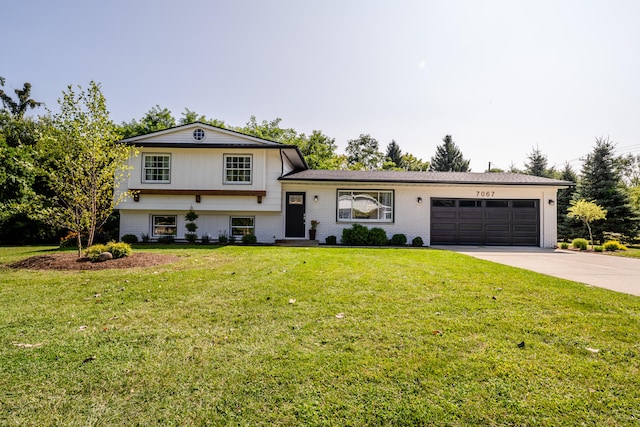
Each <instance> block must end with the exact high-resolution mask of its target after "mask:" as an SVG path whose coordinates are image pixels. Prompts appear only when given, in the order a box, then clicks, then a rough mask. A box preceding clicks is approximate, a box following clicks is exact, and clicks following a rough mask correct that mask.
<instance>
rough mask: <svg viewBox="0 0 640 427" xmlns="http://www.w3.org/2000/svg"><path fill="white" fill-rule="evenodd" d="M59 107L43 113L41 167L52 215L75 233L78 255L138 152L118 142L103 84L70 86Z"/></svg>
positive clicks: (106, 212)
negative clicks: (50, 195) (50, 192)
mask: <svg viewBox="0 0 640 427" xmlns="http://www.w3.org/2000/svg"><path fill="white" fill-rule="evenodd" d="M58 104H59V107H60V112H59V113H57V114H51V113H49V115H48V116H46V117H44V118H43V121H44V122H45V129H44V134H43V137H42V139H41V140H40V142H39V149H40V152H41V159H42V160H41V162H42V168H43V171H44V172H45V173H46V174H47V175H48V177H49V179H50V186H51V189H52V190H53V192H54V194H55V197H54V198H53V200H52V202H53V206H52V207H51V209H50V211H49V212H48V214H49V215H48V220H49V221H50V222H52V223H54V224H56V225H59V226H63V227H66V228H68V229H69V230H71V231H74V232H76V233H77V246H78V257H80V256H81V255H82V239H81V236H82V235H83V234H86V235H88V241H87V244H88V246H91V244H92V243H93V238H94V235H95V232H96V230H97V228H98V227H100V226H101V225H102V224H104V223H105V221H106V220H107V219H108V218H109V215H110V214H111V212H112V211H113V208H114V206H115V205H116V204H117V203H118V202H119V201H120V199H121V198H123V197H124V196H125V195H126V194H119V195H116V196H115V197H114V187H115V186H117V185H119V183H121V182H122V181H123V180H124V179H125V177H126V173H127V171H126V169H127V167H126V166H125V162H126V160H127V159H128V158H129V157H130V156H131V155H133V154H135V152H134V151H133V149H132V148H131V147H128V146H126V145H123V144H119V143H118V139H119V137H120V135H119V133H118V131H117V127H116V126H115V125H114V123H113V122H112V121H111V119H110V118H109V112H108V111H107V106H106V100H105V97H104V96H103V95H102V92H101V89H100V85H99V84H98V83H96V82H93V81H92V82H90V84H89V87H88V89H87V90H86V91H85V90H84V89H82V88H81V87H78V93H76V92H75V91H74V89H73V87H72V86H69V87H68V88H67V91H66V92H63V97H62V98H61V99H59V100H58Z"/></svg>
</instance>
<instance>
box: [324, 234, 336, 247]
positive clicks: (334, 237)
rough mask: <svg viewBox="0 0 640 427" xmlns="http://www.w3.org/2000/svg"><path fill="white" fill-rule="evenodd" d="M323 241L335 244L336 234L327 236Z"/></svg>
mask: <svg viewBox="0 0 640 427" xmlns="http://www.w3.org/2000/svg"><path fill="white" fill-rule="evenodd" d="M324 241H325V243H326V244H327V245H335V244H337V243H338V238H337V237H336V236H327V238H326V239H324Z"/></svg>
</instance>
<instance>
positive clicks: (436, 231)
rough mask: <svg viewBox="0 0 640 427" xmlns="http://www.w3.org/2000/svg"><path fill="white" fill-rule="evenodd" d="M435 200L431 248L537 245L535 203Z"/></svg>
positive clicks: (433, 203)
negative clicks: (445, 245) (438, 246)
mask: <svg viewBox="0 0 640 427" xmlns="http://www.w3.org/2000/svg"><path fill="white" fill-rule="evenodd" d="M436 200H438V199H434V200H433V201H432V206H431V243H432V244H461V245H465V244H466V245H532V246H537V245H538V244H539V238H540V237H539V232H540V231H539V230H540V218H539V215H540V214H539V209H538V206H539V201H538V200H524V199H523V200H486V199H458V200H456V199H443V200H439V201H437V202H436Z"/></svg>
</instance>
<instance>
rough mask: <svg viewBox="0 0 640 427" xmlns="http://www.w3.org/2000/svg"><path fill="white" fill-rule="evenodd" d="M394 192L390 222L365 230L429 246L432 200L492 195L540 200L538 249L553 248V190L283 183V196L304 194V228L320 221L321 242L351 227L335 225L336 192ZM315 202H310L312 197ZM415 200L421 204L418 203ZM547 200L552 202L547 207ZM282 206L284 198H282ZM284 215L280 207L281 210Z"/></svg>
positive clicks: (554, 230) (458, 186)
mask: <svg viewBox="0 0 640 427" xmlns="http://www.w3.org/2000/svg"><path fill="white" fill-rule="evenodd" d="M338 189H345V190H366V189H370V190H394V193H395V197H394V222H393V223H384V222H379V223H378V222H375V223H372V222H366V223H364V222H363V223H362V224H364V225H366V226H367V227H369V228H372V227H379V228H382V229H384V230H385V231H386V233H387V235H388V236H389V237H391V236H392V235H393V234H396V233H401V234H405V235H406V236H407V240H408V241H409V242H411V240H412V239H413V238H414V237H417V236H419V237H421V238H422V239H423V241H424V243H425V245H429V244H430V224H431V203H430V200H431V198H432V197H447V198H473V199H482V198H487V197H483V196H482V192H483V191H484V192H485V195H486V194H487V193H489V194H493V197H492V198H495V199H536V200H540V206H541V208H540V209H541V211H540V242H541V246H544V247H553V246H554V245H555V244H556V206H555V200H556V189H555V188H554V187H541V186H491V185H485V186H475V185H434V184H377V183H363V184H358V183H345V184H339V183H327V184H323V183H308V184H300V183H289V182H287V183H285V184H284V185H283V193H284V192H287V191H304V192H306V194H307V197H306V200H307V204H306V219H307V226H306V228H307V229H308V228H309V224H310V221H311V220H318V221H320V225H319V226H318V231H317V235H316V236H317V239H318V240H320V241H321V242H324V240H325V238H326V237H327V236H330V235H334V236H336V237H337V239H338V242H339V241H340V237H341V236H342V230H343V229H344V228H349V227H351V224H352V223H349V222H338V221H337V214H336V209H337V190H338ZM316 195H317V196H318V201H317V202H315V201H314V196H316ZM418 197H421V198H422V203H418ZM549 200H554V204H553V205H550V204H549ZM283 203H284V197H283ZM283 212H284V206H283Z"/></svg>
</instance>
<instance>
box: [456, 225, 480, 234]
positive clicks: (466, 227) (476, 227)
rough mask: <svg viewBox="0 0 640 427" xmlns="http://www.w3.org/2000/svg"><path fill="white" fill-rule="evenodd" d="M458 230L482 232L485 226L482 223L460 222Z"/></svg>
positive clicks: (461, 231)
mask: <svg viewBox="0 0 640 427" xmlns="http://www.w3.org/2000/svg"><path fill="white" fill-rule="evenodd" d="M458 230H459V231H460V233H463V232H469V231H477V232H480V233H482V231H483V230H484V226H483V224H482V223H460V224H458Z"/></svg>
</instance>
